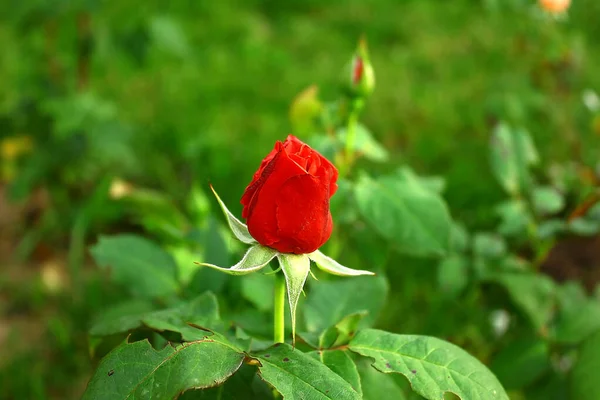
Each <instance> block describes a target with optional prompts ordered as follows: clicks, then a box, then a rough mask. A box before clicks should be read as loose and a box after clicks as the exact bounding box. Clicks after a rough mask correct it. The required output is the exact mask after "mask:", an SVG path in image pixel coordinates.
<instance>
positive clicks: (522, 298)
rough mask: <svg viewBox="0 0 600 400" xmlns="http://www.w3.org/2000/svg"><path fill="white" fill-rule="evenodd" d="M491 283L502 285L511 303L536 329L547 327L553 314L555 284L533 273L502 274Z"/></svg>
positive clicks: (492, 278)
mask: <svg viewBox="0 0 600 400" xmlns="http://www.w3.org/2000/svg"><path fill="white" fill-rule="evenodd" d="M490 280H491V281H493V282H497V283H499V284H500V285H502V286H503V287H504V288H505V289H506V290H507V291H508V294H509V295H510V297H511V299H512V301H513V303H514V304H515V306H517V307H518V308H519V309H520V310H521V311H522V312H523V313H524V314H525V316H526V317H528V318H529V320H530V321H531V323H532V324H533V326H534V327H535V328H536V329H537V330H540V329H543V328H545V327H547V325H548V323H549V322H550V319H551V318H552V316H553V313H554V295H555V287H556V286H555V283H554V282H553V281H552V279H550V278H549V277H548V276H546V275H541V274H534V273H519V272H503V273H501V274H495V275H493V276H492V277H491V278H490Z"/></svg>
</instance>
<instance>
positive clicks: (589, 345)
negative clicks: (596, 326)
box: [571, 332, 600, 400]
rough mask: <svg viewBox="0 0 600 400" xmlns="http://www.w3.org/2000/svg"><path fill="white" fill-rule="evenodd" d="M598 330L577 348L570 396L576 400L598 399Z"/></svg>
mask: <svg viewBox="0 0 600 400" xmlns="http://www.w3.org/2000/svg"><path fill="white" fill-rule="evenodd" d="M598 371H600V332H596V333H595V334H594V335H593V336H590V337H589V338H588V339H587V340H586V341H585V342H584V343H583V345H582V346H581V348H580V349H579V358H578V360H577V364H575V367H574V368H573V371H572V375H571V396H572V398H573V399H577V400H597V399H600V379H598V377H599V375H598Z"/></svg>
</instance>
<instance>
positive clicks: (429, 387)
mask: <svg viewBox="0 0 600 400" xmlns="http://www.w3.org/2000/svg"><path fill="white" fill-rule="evenodd" d="M349 348H350V350H352V351H355V352H357V353H358V354H361V355H363V356H366V357H372V358H373V359H375V362H374V363H373V366H374V367H375V368H377V369H378V370H379V371H381V372H384V373H391V372H396V373H400V374H402V375H404V376H405V377H406V378H407V379H408V380H409V381H410V383H411V386H412V388H413V390H414V391H415V392H417V393H418V394H420V395H421V396H423V397H425V398H427V399H431V400H439V399H443V398H444V393H446V392H451V393H454V394H455V395H457V396H458V397H460V398H461V399H463V400H472V399H485V400H487V399H506V400H508V396H507V394H506V392H505V391H504V388H503V387H502V385H501V384H500V382H498V379H497V378H496V377H495V376H494V374H492V373H491V372H490V371H489V370H488V369H487V368H486V367H485V366H484V365H483V364H482V363H481V362H479V361H478V360H477V359H476V358H474V357H473V356H471V355H469V354H468V353H467V352H466V351H464V350H463V349H461V348H460V347H457V346H455V345H453V344H451V343H448V342H445V341H443V340H441V339H437V338H434V337H429V336H415V335H396V334H393V333H389V332H384V331H379V330H375V329H367V330H364V331H360V332H359V333H358V334H357V335H356V336H355V337H354V339H352V340H351V341H350V345H349Z"/></svg>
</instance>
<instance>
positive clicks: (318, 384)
mask: <svg viewBox="0 0 600 400" xmlns="http://www.w3.org/2000/svg"><path fill="white" fill-rule="evenodd" d="M255 357H256V358H258V360H259V361H260V364H261V365H259V367H258V369H259V374H260V376H261V378H262V379H264V380H265V381H267V382H268V383H270V384H271V385H273V387H274V388H275V389H276V390H277V391H278V392H279V393H281V395H282V396H283V397H284V398H285V399H286V400H287V399H289V400H300V399H304V400H312V399H315V400H316V399H319V400H324V399H331V400H344V399H357V400H358V399H360V397H361V396H360V394H359V393H358V392H356V391H355V390H354V389H353V388H352V387H351V386H350V384H349V383H348V382H346V381H345V380H344V379H343V378H342V377H340V376H339V375H337V374H336V373H334V372H333V371H332V370H331V369H329V368H327V367H326V366H325V365H324V364H322V363H320V362H319V361H317V360H315V359H313V358H312V357H311V356H309V355H307V354H304V353H302V352H300V351H298V350H294V349H293V348H292V346H290V345H288V344H285V343H280V344H276V345H274V346H273V347H271V348H269V349H267V350H265V351H262V352H260V353H258V354H256V355H255Z"/></svg>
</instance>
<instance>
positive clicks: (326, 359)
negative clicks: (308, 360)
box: [308, 350, 362, 394]
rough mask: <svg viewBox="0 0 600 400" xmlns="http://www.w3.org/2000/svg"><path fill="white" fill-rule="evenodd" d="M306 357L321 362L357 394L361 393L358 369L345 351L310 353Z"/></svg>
mask: <svg viewBox="0 0 600 400" xmlns="http://www.w3.org/2000/svg"><path fill="white" fill-rule="evenodd" d="M308 355H309V356H311V357H312V358H314V359H315V360H319V361H321V362H322V363H323V364H325V365H326V366H327V368H329V369H330V370H332V371H333V372H335V373H336V374H338V375H339V376H341V377H342V378H344V380H345V381H346V382H348V383H349V384H350V386H352V389H354V390H355V391H356V392H357V393H359V394H360V393H362V389H361V387H360V376H359V375H358V369H357V368H356V364H355V363H354V360H352V357H351V356H350V354H349V353H348V351H347V350H320V351H312V352H310V353H308Z"/></svg>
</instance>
